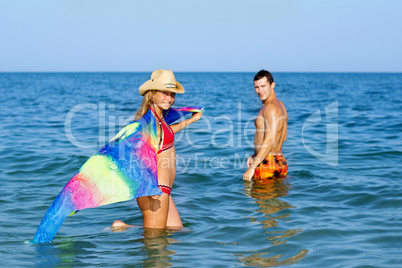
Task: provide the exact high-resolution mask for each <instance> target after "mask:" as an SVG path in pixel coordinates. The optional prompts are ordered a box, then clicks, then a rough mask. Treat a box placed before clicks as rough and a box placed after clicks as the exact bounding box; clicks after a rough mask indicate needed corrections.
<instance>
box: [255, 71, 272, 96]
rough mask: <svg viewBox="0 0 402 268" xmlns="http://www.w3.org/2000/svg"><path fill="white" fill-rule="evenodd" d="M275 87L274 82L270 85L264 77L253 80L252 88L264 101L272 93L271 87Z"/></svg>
mask: <svg viewBox="0 0 402 268" xmlns="http://www.w3.org/2000/svg"><path fill="white" fill-rule="evenodd" d="M274 87H275V83H274V82H272V84H271V85H270V84H269V82H268V79H267V78H266V77H263V78H261V79H260V80H257V81H254V89H255V92H256V93H257V95H258V97H259V98H260V100H261V101H266V100H267V99H268V98H269V96H271V94H272V89H273V88H274Z"/></svg>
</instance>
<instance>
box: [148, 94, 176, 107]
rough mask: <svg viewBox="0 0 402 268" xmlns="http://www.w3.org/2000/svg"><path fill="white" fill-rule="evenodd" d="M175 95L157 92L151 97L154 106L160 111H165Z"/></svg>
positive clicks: (171, 103)
mask: <svg viewBox="0 0 402 268" xmlns="http://www.w3.org/2000/svg"><path fill="white" fill-rule="evenodd" d="M175 97H176V93H173V92H168V91H157V92H156V93H155V95H154V96H153V101H154V104H155V105H157V106H158V107H159V108H161V109H162V110H167V109H169V108H170V106H172V105H173V103H174V100H175Z"/></svg>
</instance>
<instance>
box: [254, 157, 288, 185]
mask: <svg viewBox="0 0 402 268" xmlns="http://www.w3.org/2000/svg"><path fill="white" fill-rule="evenodd" d="M286 174H288V163H287V161H286V159H285V157H283V155H268V156H267V157H266V158H265V159H264V160H263V161H262V163H261V164H260V165H259V166H258V167H257V168H256V169H255V172H254V176H253V179H257V180H261V179H268V178H272V177H285V176H286Z"/></svg>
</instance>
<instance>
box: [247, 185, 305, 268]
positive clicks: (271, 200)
mask: <svg viewBox="0 0 402 268" xmlns="http://www.w3.org/2000/svg"><path fill="white" fill-rule="evenodd" d="M244 185H245V192H246V194H247V195H248V196H250V197H252V198H253V199H254V200H255V203H256V204H257V205H258V209H256V210H255V211H256V212H262V213H264V218H265V219H263V220H259V219H258V218H253V217H249V218H250V221H251V222H253V223H260V224H262V225H263V230H264V234H266V235H267V240H268V241H270V242H271V246H270V247H268V248H264V249H261V250H258V251H255V252H248V253H247V254H241V255H240V256H239V257H240V259H239V261H240V262H241V263H242V264H244V265H250V266H257V267H271V266H281V265H289V264H294V263H296V262H298V261H300V260H301V259H303V258H304V257H305V256H306V255H307V253H308V250H306V249H303V250H301V251H299V252H298V253H297V254H295V255H294V256H291V257H289V258H286V259H283V258H282V257H284V255H275V256H266V257H265V255H269V254H270V253H269V252H266V251H267V250H269V249H272V246H277V245H281V244H285V243H286V242H287V241H288V240H287V239H288V238H290V237H292V236H294V235H295V234H298V233H300V232H301V231H302V229H300V228H299V229H290V230H284V231H281V230H278V228H273V227H282V226H280V223H281V222H282V223H283V222H284V221H285V220H286V219H288V218H290V216H291V214H290V213H285V214H283V213H282V214H279V212H280V211H281V210H283V209H291V208H294V207H293V206H292V205H291V204H289V202H286V201H283V200H281V199H279V198H280V197H284V196H286V195H288V191H289V187H290V184H289V182H288V180H287V178H273V179H269V180H264V181H257V182H254V183H251V182H245V183H244ZM282 228H283V227H282ZM250 253H251V256H250Z"/></svg>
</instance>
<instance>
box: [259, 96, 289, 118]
mask: <svg viewBox="0 0 402 268" xmlns="http://www.w3.org/2000/svg"><path fill="white" fill-rule="evenodd" d="M264 106H265V107H264V110H263V111H262V113H263V115H264V117H265V116H273V115H284V106H283V103H282V102H281V101H280V100H275V101H273V102H271V103H268V104H266V105H264Z"/></svg>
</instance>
